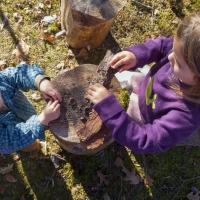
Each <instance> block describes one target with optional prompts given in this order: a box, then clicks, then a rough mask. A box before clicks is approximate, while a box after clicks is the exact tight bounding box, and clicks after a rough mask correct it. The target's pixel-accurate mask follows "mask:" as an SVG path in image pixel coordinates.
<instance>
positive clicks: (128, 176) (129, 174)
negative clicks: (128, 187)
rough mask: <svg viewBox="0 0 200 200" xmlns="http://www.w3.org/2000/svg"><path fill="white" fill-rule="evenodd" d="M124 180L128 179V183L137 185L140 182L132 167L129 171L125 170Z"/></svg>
mask: <svg viewBox="0 0 200 200" xmlns="http://www.w3.org/2000/svg"><path fill="white" fill-rule="evenodd" d="M123 171H124V170H123ZM124 180H125V181H130V184H133V185H137V184H138V183H139V182H140V176H139V175H138V174H136V173H135V169H132V171H131V172H129V171H128V172H126V177H125V178H124Z"/></svg>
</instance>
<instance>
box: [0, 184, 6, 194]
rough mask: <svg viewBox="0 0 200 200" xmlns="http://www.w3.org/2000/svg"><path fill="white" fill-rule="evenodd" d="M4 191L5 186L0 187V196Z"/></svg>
mask: <svg viewBox="0 0 200 200" xmlns="http://www.w3.org/2000/svg"><path fill="white" fill-rule="evenodd" d="M5 190H6V186H5V185H3V186H1V188H0V194H3V193H4V192H5Z"/></svg>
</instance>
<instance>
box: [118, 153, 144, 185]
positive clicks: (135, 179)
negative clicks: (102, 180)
mask: <svg viewBox="0 0 200 200" xmlns="http://www.w3.org/2000/svg"><path fill="white" fill-rule="evenodd" d="M114 164H115V165H116V166H118V167H122V171H123V172H124V173H125V174H126V177H125V178H124V180H126V181H131V182H130V184H133V185H136V184H138V183H139V182H140V181H141V179H140V176H139V175H137V174H135V168H133V169H132V171H131V172H130V171H129V170H128V169H127V168H126V167H125V166H124V164H123V161H122V159H121V158H119V157H117V158H116V160H115V163H114Z"/></svg>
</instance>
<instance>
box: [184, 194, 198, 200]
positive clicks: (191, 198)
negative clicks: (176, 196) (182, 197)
mask: <svg viewBox="0 0 200 200" xmlns="http://www.w3.org/2000/svg"><path fill="white" fill-rule="evenodd" d="M199 194H200V192H197V193H196V194H194V193H193V192H191V193H189V194H188V195H187V198H188V199H189V200H199V199H200V196H199Z"/></svg>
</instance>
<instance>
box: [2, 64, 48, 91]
mask: <svg viewBox="0 0 200 200" xmlns="http://www.w3.org/2000/svg"><path fill="white" fill-rule="evenodd" d="M39 74H40V75H43V76H46V75H45V73H44V71H43V70H42V69H41V68H40V67H39V66H38V65H36V64H35V65H33V66H30V65H27V64H21V65H18V66H17V67H8V68H6V69H5V70H3V71H1V74H0V78H1V77H2V79H4V80H2V82H3V84H4V85H5V87H9V86H11V87H13V88H15V89H16V90H22V91H25V92H27V91H28V90H30V89H32V90H37V88H36V87H35V84H34V83H35V79H36V77H37V75H39ZM3 84H2V85H3Z"/></svg>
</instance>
